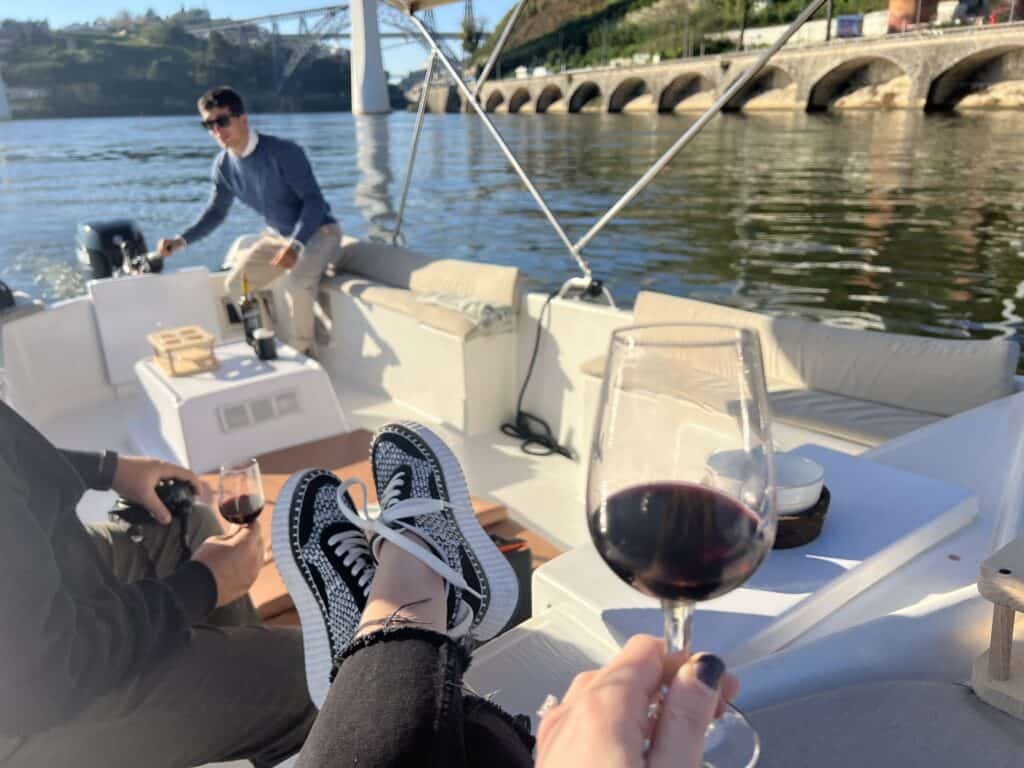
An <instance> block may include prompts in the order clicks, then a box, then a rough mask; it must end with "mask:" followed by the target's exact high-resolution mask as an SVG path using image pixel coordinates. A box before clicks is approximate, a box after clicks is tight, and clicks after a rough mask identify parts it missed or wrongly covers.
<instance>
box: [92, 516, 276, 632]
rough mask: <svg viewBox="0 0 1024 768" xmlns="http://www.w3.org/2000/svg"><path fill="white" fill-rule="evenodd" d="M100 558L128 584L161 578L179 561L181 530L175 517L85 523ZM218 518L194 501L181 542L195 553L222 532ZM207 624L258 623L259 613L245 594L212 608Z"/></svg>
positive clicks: (236, 624)
mask: <svg viewBox="0 0 1024 768" xmlns="http://www.w3.org/2000/svg"><path fill="white" fill-rule="evenodd" d="M86 529H87V530H88V531H89V533H90V535H91V536H92V541H93V544H94V545H95V546H96V549H97V551H98V552H99V553H100V557H101V558H102V559H103V560H104V561H105V562H106V563H107V564H108V565H109V566H110V569H111V570H112V571H113V572H114V575H115V576H116V577H117V578H118V580H119V581H122V582H124V583H126V584H130V583H131V582H133V581H138V580H139V579H145V578H164V577H166V576H169V575H170V574H171V573H173V572H174V570H175V569H176V568H177V567H178V565H180V564H181V561H182V556H183V549H182V544H183V542H182V531H181V521H180V520H179V519H177V518H175V519H174V520H172V521H171V524H170V525H160V524H159V523H156V522H152V523H145V524H143V525H139V526H135V527H134V530H133V529H132V528H131V527H129V526H128V525H127V524H125V523H120V522H117V523H96V524H92V525H87V526H86ZM222 532H223V529H222V527H221V525H220V521H219V520H218V518H217V516H216V515H215V514H214V513H213V511H212V510H211V509H210V508H209V507H207V506H206V505H205V504H195V505H194V506H193V507H192V514H190V515H189V519H188V530H187V531H186V534H185V541H184V543H185V544H186V545H187V546H188V548H189V549H190V550H191V551H192V552H195V550H196V549H198V548H199V545H200V544H202V543H203V542H204V541H205V540H206V539H207V538H209V537H210V536H215V535H217V534H219V533H222ZM206 623H208V624H213V625H215V626H225V627H230V626H245V625H249V624H259V623H260V618H259V614H258V613H256V609H255V608H254V607H253V604H252V600H250V599H249V597H248V596H246V597H243V598H240V599H239V600H236V601H235V602H233V603H230V604H228V605H225V606H223V607H221V608H217V609H216V610H214V611H213V612H212V613H211V614H210V615H209V616H208V617H207V620H206Z"/></svg>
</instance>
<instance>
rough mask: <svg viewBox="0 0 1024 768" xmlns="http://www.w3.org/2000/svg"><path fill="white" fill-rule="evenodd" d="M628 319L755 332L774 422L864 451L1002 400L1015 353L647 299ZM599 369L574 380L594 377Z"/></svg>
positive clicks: (1010, 385)
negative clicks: (842, 441) (703, 324)
mask: <svg viewBox="0 0 1024 768" xmlns="http://www.w3.org/2000/svg"><path fill="white" fill-rule="evenodd" d="M634 319H635V322H636V324H637V325H649V324H657V323H709V324H718V325H729V326H732V327H740V328H752V329H754V330H756V331H757V332H758V334H759V336H760V339H761V351H762V354H763V357H764V368H765V378H766V383H767V386H768V397H769V400H770V402H771V405H772V412H773V415H774V417H775V419H776V421H778V422H780V423H783V424H789V425H791V426H794V427H799V428H802V429H807V430H811V431H813V432H818V433H822V434H826V435H831V436H833V437H836V438H839V439H841V440H844V441H847V442H850V443H855V444H857V445H861V446H865V447H873V446H877V445H880V444H881V443H884V442H886V441H887V440H891V439H892V438H894V437H898V436H899V435H902V434H905V433H907V432H911V431H913V430H915V429H918V428H919V427H923V426H927V425H928V424H931V423H933V422H935V421H938V420H939V419H941V418H944V417H945V416H951V415H953V414H955V413H960V412H962V411H966V410H969V409H970V408H974V407H976V406H979V405H982V404H984V403H987V402H990V401H991V400H995V399H998V398H1000V397H1005V396H1007V395H1009V394H1011V393H1012V392H1013V391H1014V372H1015V370H1016V366H1017V361H1018V358H1019V354H1020V350H1019V347H1018V345H1017V344H1016V343H1014V342H1010V341H1003V340H992V341H959V340H949V339H927V338H919V337H914V336H905V335H900V334H881V333H873V332H869V331H857V330H851V329H847V328H834V327H831V326H827V325H824V324H821V323H814V322H808V321H805V320H797V319H792V318H776V317H770V316H767V315H760V314H757V313H753V312H746V311H744V310H740V309H733V308H731V307H723V306H719V305H716V304H709V303H706V302H702V301H694V300H692V299H685V298H680V297H676V296H667V295H664V294H658V293H652V292H646V291H645V292H642V293H640V294H639V296H638V297H637V302H636V307H635V309H634ZM604 363H605V361H604V358H603V357H602V358H597V359H594V360H590V361H588V362H587V363H586V364H585V365H584V366H583V372H584V373H585V374H587V375H588V377H596V378H600V377H601V376H603V374H604Z"/></svg>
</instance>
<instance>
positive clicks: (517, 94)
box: [508, 88, 530, 115]
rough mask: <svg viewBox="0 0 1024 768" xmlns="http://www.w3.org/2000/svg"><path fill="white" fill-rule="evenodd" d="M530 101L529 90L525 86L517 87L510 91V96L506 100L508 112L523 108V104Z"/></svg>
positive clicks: (511, 112) (515, 111) (513, 112)
mask: <svg viewBox="0 0 1024 768" xmlns="http://www.w3.org/2000/svg"><path fill="white" fill-rule="evenodd" d="M529 101H530V91H529V90H528V89H527V88H518V89H516V90H515V91H514V92H513V93H512V98H510V99H509V100H508V111H509V114H512V115H514V114H516V113H517V112H518V111H519V110H520V109H522V108H523V105H524V104H527V103H529Z"/></svg>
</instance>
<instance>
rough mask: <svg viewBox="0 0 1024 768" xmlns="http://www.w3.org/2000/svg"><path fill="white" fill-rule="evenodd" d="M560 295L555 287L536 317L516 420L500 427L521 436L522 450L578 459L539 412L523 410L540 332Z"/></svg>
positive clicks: (512, 435)
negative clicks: (556, 436)
mask: <svg viewBox="0 0 1024 768" xmlns="http://www.w3.org/2000/svg"><path fill="white" fill-rule="evenodd" d="M556 296H558V291H555V292H554V293H552V294H551V295H550V296H548V298H547V301H545V302H544V306H543V307H541V309H540V316H539V317H538V318H537V336H536V338H535V339H534V341H533V355H531V357H530V365H529V367H528V368H527V369H526V378H525V379H523V388H522V389H520V390H519V400H518V401H517V402H516V418H515V421H514V422H513V421H509V422H505V423H504V424H502V425H501V431H502V432H503V433H504V434H506V435H508V436H509V437H514V438H516V439H518V440H522V441H523V444H522V446H521V447H522V450H523V453H526V454H529V455H530V456H551V455H552V454H555V453H557V454H559V455H560V456H565V458H567V459H575V458H576V457H575V456H574V455H573V452H572V451H571V450H569V449H568V448H566V447H565V446H563V445H560V444H559V443H558V440H556V439H555V435H554V433H553V432H552V431H551V425H550V424H548V423H547V422H546V421H544V419H542V418H540V417H539V416H534V415H533V414H532V413H527V412H526V411H524V410H523V398H524V397H525V396H526V388H527V387H528V386H529V385H530V377H531V376H533V366H534V364H536V362H537V352H538V351H540V334H541V331H543V330H544V313H545V312H546V311H547V309H548V307H549V306H550V304H551V302H552V300H553V299H554V298H555V297H556Z"/></svg>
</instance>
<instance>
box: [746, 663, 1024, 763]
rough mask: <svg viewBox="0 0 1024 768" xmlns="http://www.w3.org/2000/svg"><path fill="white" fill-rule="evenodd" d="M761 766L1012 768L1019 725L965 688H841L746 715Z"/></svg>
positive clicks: (1023, 725) (1023, 745)
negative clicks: (757, 742) (755, 736)
mask: <svg viewBox="0 0 1024 768" xmlns="http://www.w3.org/2000/svg"><path fill="white" fill-rule="evenodd" d="M749 717H750V721H751V723H752V725H753V726H754V728H756V729H757V732H758V733H759V734H760V735H761V741H762V745H763V749H762V752H761V759H760V761H759V762H758V766H759V768H820V766H828V767H829V768H864V767H865V766H868V767H869V768H907V766H910V767H911V768H914V767H916V766H921V767H923V766H928V768H947V767H948V768H953V767H954V766H956V768H960V766H986V768H1011V766H1020V765H1021V763H1022V761H1024V722H1021V721H1020V720H1017V719H1016V718H1013V717H1010V716H1009V715H1007V714H1005V713H1003V712H1000V711H999V710H997V709H994V708H992V707H990V706H988V705H987V704H984V703H982V702H981V700H979V699H978V698H977V697H976V696H975V695H974V693H973V692H972V691H971V690H970V688H968V687H967V686H964V685H952V684H949V683H931V682H911V681H894V682H885V683H871V684H867V685H859V686H854V687H849V688H840V689H838V690H833V691H829V692H827V693H821V694H817V695H815V696H808V697H806V698H802V699H797V700H795V701H789V702H785V703H783V704H778V705H776V706H774V707H766V708H764V709H759V710H755V711H754V712H750V713H749Z"/></svg>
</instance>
